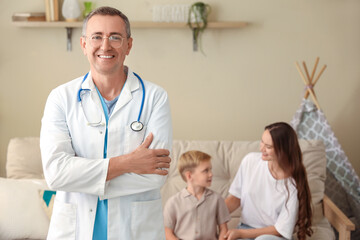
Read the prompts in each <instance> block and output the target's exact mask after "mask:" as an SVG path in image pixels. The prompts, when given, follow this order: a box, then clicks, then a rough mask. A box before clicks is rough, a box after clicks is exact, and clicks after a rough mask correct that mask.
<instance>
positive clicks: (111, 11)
mask: <svg viewBox="0 0 360 240" xmlns="http://www.w3.org/2000/svg"><path fill="white" fill-rule="evenodd" d="M95 15H101V16H119V17H121V18H122V19H123V20H124V22H125V28H126V29H125V30H126V35H127V38H130V37H131V30H130V22H129V19H128V18H127V16H125V14H123V13H122V12H121V11H119V10H117V9H116V8H112V7H99V8H96V9H94V10H93V11H92V12H90V13H89V15H87V17H86V18H85V19H84V22H83V27H82V36H83V37H85V36H86V27H87V23H88V21H89V19H90V18H92V17H93V16H95Z"/></svg>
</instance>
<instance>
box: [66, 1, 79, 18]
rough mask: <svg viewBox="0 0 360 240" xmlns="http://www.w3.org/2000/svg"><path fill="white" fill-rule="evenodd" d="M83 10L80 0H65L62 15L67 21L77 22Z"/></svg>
mask: <svg viewBox="0 0 360 240" xmlns="http://www.w3.org/2000/svg"><path fill="white" fill-rule="evenodd" d="M80 14H81V11H80V6H79V2H78V0H64V3H63V5H62V15H63V16H64V18H65V20H66V21H67V22H75V21H77V20H78V18H79V17H80Z"/></svg>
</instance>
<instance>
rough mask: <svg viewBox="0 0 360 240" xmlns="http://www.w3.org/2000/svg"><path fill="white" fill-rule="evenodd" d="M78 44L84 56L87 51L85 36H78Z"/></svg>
mask: <svg viewBox="0 0 360 240" xmlns="http://www.w3.org/2000/svg"><path fill="white" fill-rule="evenodd" d="M80 46H81V49H82V51H83V53H84V55H85V56H86V55H87V53H86V38H85V37H80Z"/></svg>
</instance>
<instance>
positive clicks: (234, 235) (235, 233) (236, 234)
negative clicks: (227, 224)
mask: <svg viewBox="0 0 360 240" xmlns="http://www.w3.org/2000/svg"><path fill="white" fill-rule="evenodd" d="M240 237H241V230H240V229H230V230H229V231H227V233H226V234H225V236H224V238H225V239H227V240H234V239H235V240H236V239H238V238H240Z"/></svg>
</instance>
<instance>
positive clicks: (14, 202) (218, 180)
mask: <svg viewBox="0 0 360 240" xmlns="http://www.w3.org/2000/svg"><path fill="white" fill-rule="evenodd" d="M300 144H301V148H302V151H303V156H304V164H305V167H306V169H307V173H308V180H309V185H310V190H311V193H312V198H313V206H314V220H313V222H314V235H313V236H312V237H311V239H324V240H325V239H326V240H330V239H335V235H334V232H333V229H332V227H331V226H330V224H329V221H330V222H331V224H332V225H333V227H335V228H336V229H337V231H338V232H339V239H350V230H351V229H353V228H354V225H353V224H352V223H351V222H350V221H349V220H348V219H347V217H346V216H345V215H344V214H342V212H341V211H340V210H339V209H337V208H336V206H335V205H334V204H333V203H332V202H331V201H330V200H329V199H328V198H326V197H324V188H325V187H324V182H325V177H326V157H325V149H324V146H323V144H322V143H321V142H318V141H305V140H301V141H300ZM258 148H259V142H257V141H253V142H245V141H180V140H175V141H174V143H173V149H172V163H171V167H170V170H169V176H168V179H167V181H166V183H165V185H164V186H163V188H162V196H163V203H165V202H166V200H167V199H168V198H169V197H170V196H172V195H173V194H175V193H176V192H178V191H180V190H181V189H182V188H184V187H185V182H183V180H182V179H181V177H180V176H179V174H178V171H177V169H176V164H177V159H178V158H179V156H180V155H181V154H182V153H183V152H185V151H187V150H195V149H196V150H201V151H204V152H207V153H208V154H210V155H211V156H212V164H213V174H214V176H213V183H212V186H211V189H213V190H215V191H216V192H218V193H220V194H221V195H222V196H223V197H224V198H225V197H226V196H227V194H228V189H229V186H230V184H231V182H232V180H233V178H234V176H235V174H236V172H237V170H238V167H239V165H240V163H241V160H242V158H243V157H244V156H245V155H246V154H247V153H249V152H253V151H258ZM6 172H7V178H0V196H2V197H1V199H2V200H0V208H1V209H0V212H1V214H0V239H25V238H29V239H45V237H46V233H47V228H48V225H49V218H48V217H47V215H46V214H45V211H44V208H43V207H44V203H43V200H42V198H41V197H39V192H40V191H41V190H42V189H47V186H46V183H45V181H44V180H43V174H42V167H41V159H40V149H39V138H37V137H33V138H31V137H30V138H14V139H11V140H10V142H9V146H8V155H7V164H6ZM4 199H5V200H4ZM324 209H325V215H326V217H324V214H323V212H324ZM3 213H5V214H3ZM239 217H240V210H237V211H235V212H234V213H233V214H232V219H231V221H230V222H229V223H228V226H229V227H230V228H235V227H236V225H237V224H238V222H239ZM9 219H11V221H10V220H9Z"/></svg>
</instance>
